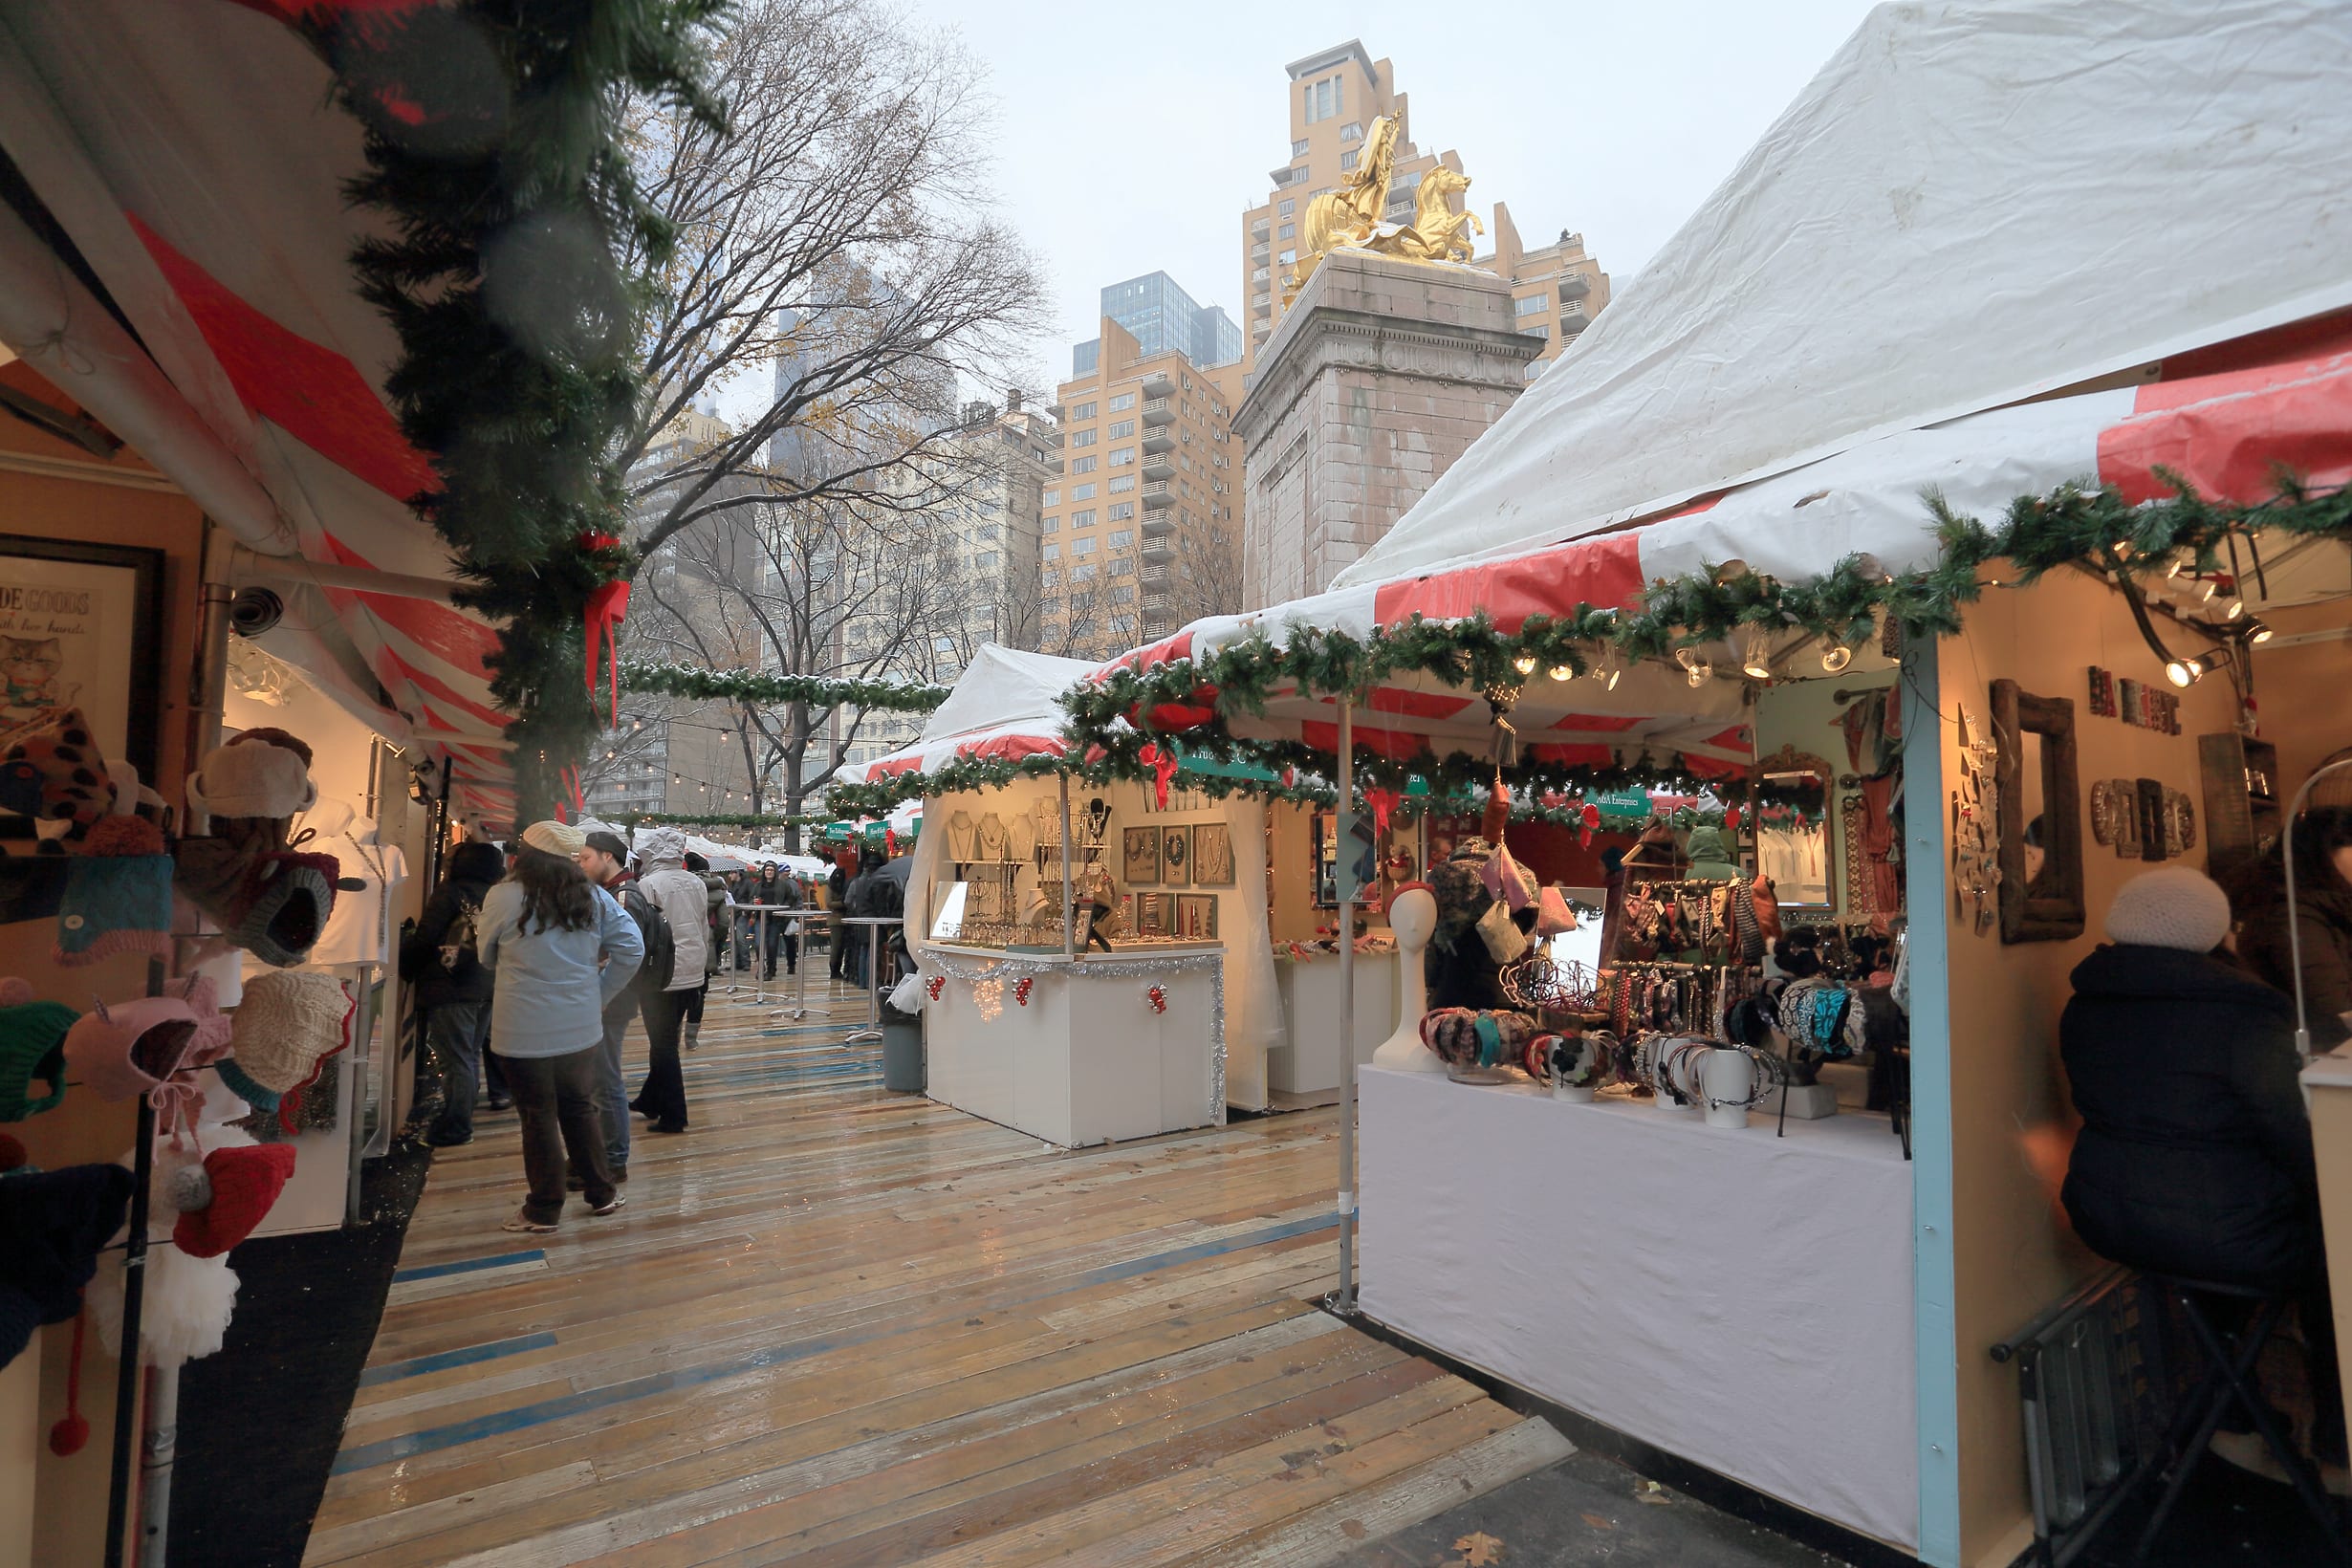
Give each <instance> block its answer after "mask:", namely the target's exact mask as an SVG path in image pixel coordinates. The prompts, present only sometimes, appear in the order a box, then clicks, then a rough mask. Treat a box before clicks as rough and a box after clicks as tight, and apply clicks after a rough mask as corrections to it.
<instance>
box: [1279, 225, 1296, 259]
mask: <svg viewBox="0 0 2352 1568" xmlns="http://www.w3.org/2000/svg"><path fill="white" fill-rule="evenodd" d="M1282 237H1283V238H1284V239H1286V240H1295V239H1296V238H1297V237H1298V226H1297V225H1296V224H1295V223H1286V224H1284V225H1283V226H1282ZM1286 259H1287V258H1286Z"/></svg>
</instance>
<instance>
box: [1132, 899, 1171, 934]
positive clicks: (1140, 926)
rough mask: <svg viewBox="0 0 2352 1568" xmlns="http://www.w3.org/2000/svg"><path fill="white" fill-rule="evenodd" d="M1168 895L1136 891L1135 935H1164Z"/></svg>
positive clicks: (1166, 922)
mask: <svg viewBox="0 0 2352 1568" xmlns="http://www.w3.org/2000/svg"><path fill="white" fill-rule="evenodd" d="M1167 901H1168V895H1167V894H1165V893H1138V894H1136V895H1135V934H1136V935H1137V936H1165V935H1167V928H1168V904H1167Z"/></svg>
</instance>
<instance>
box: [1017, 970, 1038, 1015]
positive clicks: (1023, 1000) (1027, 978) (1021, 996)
mask: <svg viewBox="0 0 2352 1568" xmlns="http://www.w3.org/2000/svg"><path fill="white" fill-rule="evenodd" d="M1036 983H1037V981H1036V977H1035V976H1034V975H1027V974H1025V975H1023V976H1021V978H1019V979H1018V980H1015V981H1013V1000H1014V1001H1016V1002H1018V1003H1020V1004H1021V1006H1023V1007H1027V1006H1028V1005H1029V988H1030V987H1032V986H1034V985H1035V984H1036Z"/></svg>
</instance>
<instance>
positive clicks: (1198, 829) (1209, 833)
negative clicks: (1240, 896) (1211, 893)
mask: <svg viewBox="0 0 2352 1568" xmlns="http://www.w3.org/2000/svg"><path fill="white" fill-rule="evenodd" d="M1192 885H1193V886H1195V887H1230V886H1232V885H1233V830H1232V829H1231V828H1230V827H1228V826H1227V825H1226V824H1225V823H1223V822H1196V823H1194V824H1193V826H1192Z"/></svg>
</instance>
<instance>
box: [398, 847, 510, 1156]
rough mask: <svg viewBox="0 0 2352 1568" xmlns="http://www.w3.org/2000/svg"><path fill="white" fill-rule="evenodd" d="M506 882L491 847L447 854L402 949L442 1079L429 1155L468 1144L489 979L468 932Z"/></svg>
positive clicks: (503, 865)
mask: <svg viewBox="0 0 2352 1568" xmlns="http://www.w3.org/2000/svg"><path fill="white" fill-rule="evenodd" d="M506 874H507V858H506V856H505V855H504V854H502V853H501V852H500V851H499V848H498V846H497V845H496V844H492V843H486V842H481V841H478V840H475V841H468V842H466V843H462V844H459V845H458V846H457V847H456V848H454V849H452V850H450V851H449V860H448V864H447V865H446V867H444V869H443V871H442V874H441V885H440V886H439V887H436V888H434V889H433V895H432V897H431V898H429V899H426V900H425V910H424V912H423V913H422V914H420V915H419V916H418V917H417V925H416V928H415V929H414V930H413V931H410V932H409V933H408V934H407V936H406V937H404V938H403V940H402V942H401V977H402V978H403V979H404V980H406V981H408V982H409V983H410V984H411V985H413V986H415V987H416V998H417V1006H418V1007H419V1008H420V1009H422V1010H423V1011H424V1013H425V1055H426V1056H427V1058H428V1059H429V1060H430V1061H431V1062H432V1063H433V1065H434V1066H435V1067H436V1068H437V1069H438V1071H439V1074H440V1079H441V1097H442V1098H441V1109H440V1111H439V1112H438V1113H437V1114H436V1115H435V1116H434V1118H433V1120H432V1122H431V1123H430V1125H428V1126H427V1127H426V1128H425V1142H426V1143H430V1144H432V1145H433V1146H434V1147H435V1148H453V1147H455V1146H456V1145H458V1144H460V1143H472V1142H473V1111H474V1102H475V1100H477V1098H478V1097H479V1096H480V1094H481V1089H482V1039H483V1035H484V1034H487V1033H488V1031H489V1028H490V984H491V981H492V979H493V978H494V977H493V975H492V973H491V971H490V969H489V968H488V967H487V966H485V965H484V964H483V963H482V961H481V959H480V958H479V957H478V956H477V955H476V953H475V952H474V946H473V928H474V921H475V917H477V916H478V915H479V914H480V913H481V911H482V900H483V899H484V898H485V897H486V896H488V894H489V893H490V888H491V886H492V885H493V884H494V883H496V882H498V881H499V880H500V879H501V878H503V877H504V876H505V875H506Z"/></svg>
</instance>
